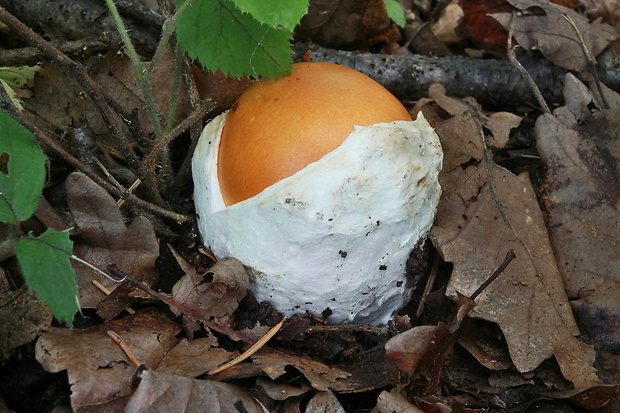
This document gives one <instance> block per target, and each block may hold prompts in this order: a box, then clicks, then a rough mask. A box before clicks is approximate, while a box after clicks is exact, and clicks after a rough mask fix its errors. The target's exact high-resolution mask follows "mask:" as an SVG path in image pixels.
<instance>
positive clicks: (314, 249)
mask: <svg viewBox="0 0 620 413" xmlns="http://www.w3.org/2000/svg"><path fill="white" fill-rule="evenodd" d="M441 162H442V151H441V145H440V143H439V139H438V137H437V135H436V133H435V132H434V131H433V129H432V128H431V127H430V125H429V124H428V122H427V121H426V120H425V119H424V117H423V116H422V115H421V114H420V115H418V117H417V119H416V120H415V121H414V120H411V117H410V115H409V113H408V112H407V111H406V109H405V108H404V107H403V105H402V104H401V103H400V102H399V101H398V100H397V99H396V98H395V97H394V96H393V95H391V94H390V93H389V92H388V91H387V90H386V89H385V88H383V87H382V86H381V85H379V84H378V83H376V82H375V81H374V80H372V79H370V78H368V77H366V76H365V75H363V74H361V73H359V72H357V71H354V70H352V69H348V68H345V67H342V66H338V65H334V64H329V63H301V64H296V65H293V70H292V72H291V74H290V75H288V76H285V77H283V78H279V79H276V80H261V81H259V82H256V83H255V84H254V85H253V86H251V87H250V88H249V89H248V90H247V91H246V92H245V93H244V94H243V95H242V96H241V97H240V98H239V99H238V101H237V102H236V103H235V105H234V106H233V108H232V109H231V110H230V111H228V112H227V113H224V114H222V115H220V116H218V117H217V118H215V119H214V120H212V121H211V122H210V123H209V124H208V125H207V126H206V127H205V129H204V131H203V133H202V135H201V137H200V139H199V142H198V145H197V148H196V151H195V154H194V156H193V161H192V173H193V178H194V186H195V189H194V191H195V193H194V200H195V204H196V211H197V214H198V227H199V231H200V235H201V238H202V241H203V243H204V245H205V246H207V247H208V248H209V249H211V250H212V252H213V253H214V255H215V256H216V257H217V258H223V257H227V256H232V257H235V258H237V259H239V260H240V261H241V262H243V263H244V265H246V267H247V268H248V270H249V271H250V274H251V275H252V291H253V293H254V295H255V296H256V298H257V299H258V300H266V301H269V302H271V303H272V304H273V305H274V306H275V308H277V309H278V310H279V311H281V312H282V313H284V314H285V315H287V316H289V315H292V314H296V313H305V312H307V311H310V312H312V313H315V314H317V315H324V316H326V315H329V317H328V318H327V320H328V322H330V323H343V322H354V323H370V324H376V325H382V324H386V323H387V322H388V320H389V319H390V318H391V317H392V316H393V315H394V313H395V312H397V311H398V310H399V309H400V308H402V306H403V305H404V304H405V303H406V302H407V300H408V299H409V297H410V285H409V283H408V281H407V278H406V274H405V264H406V261H407V258H408V256H409V254H410V252H411V251H412V249H413V248H415V247H416V246H418V245H420V244H421V243H422V241H423V240H424V239H425V237H426V235H427V233H428V231H429V230H430V227H431V225H432V222H433V219H434V215H435V210H436V207H437V203H438V201H439V195H440V192H441V189H440V186H439V183H438V174H439V170H440V169H441Z"/></svg>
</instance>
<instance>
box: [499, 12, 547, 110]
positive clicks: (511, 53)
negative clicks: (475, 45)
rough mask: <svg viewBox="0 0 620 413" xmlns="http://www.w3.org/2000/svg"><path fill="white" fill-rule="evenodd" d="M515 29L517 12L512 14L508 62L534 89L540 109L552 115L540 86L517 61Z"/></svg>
mask: <svg viewBox="0 0 620 413" xmlns="http://www.w3.org/2000/svg"><path fill="white" fill-rule="evenodd" d="M514 29H515V12H512V17H511V18H510V29H509V30H508V44H507V48H506V49H507V50H506V51H507V54H508V61H509V62H510V63H512V65H513V66H514V68H515V69H517V71H518V72H519V73H520V74H521V76H522V77H523V79H525V81H526V82H527V84H528V85H529V86H530V89H532V92H533V93H534V96H535V97H536V100H537V101H538V104H539V105H540V107H541V108H542V109H543V110H544V111H545V113H549V114H551V110H550V109H549V106H548V105H547V102H546V101H545V98H544V97H543V95H542V93H541V92H540V89H539V88H538V85H536V82H534V79H532V76H531V75H530V74H529V72H528V71H527V70H525V68H524V67H523V65H522V64H521V62H519V60H518V59H517V55H516V53H515V49H516V48H517V47H518V46H514V47H513V45H512V36H513V34H514Z"/></svg>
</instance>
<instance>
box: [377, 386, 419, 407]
mask: <svg viewBox="0 0 620 413" xmlns="http://www.w3.org/2000/svg"><path fill="white" fill-rule="evenodd" d="M394 412H400V413H424V411H422V410H420V409H418V408H417V407H415V406H414V405H413V404H411V403H409V401H407V399H405V398H404V397H403V396H401V395H400V394H398V393H392V392H388V391H385V390H384V391H382V392H381V394H379V397H377V405H376V406H375V408H374V409H373V410H372V412H371V413H394Z"/></svg>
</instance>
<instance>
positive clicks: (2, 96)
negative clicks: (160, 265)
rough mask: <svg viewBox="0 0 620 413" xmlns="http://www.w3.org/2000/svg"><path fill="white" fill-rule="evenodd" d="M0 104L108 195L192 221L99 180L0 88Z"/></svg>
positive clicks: (175, 217)
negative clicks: (12, 102)
mask: <svg viewBox="0 0 620 413" xmlns="http://www.w3.org/2000/svg"><path fill="white" fill-rule="evenodd" d="M0 101H1V102H0V103H1V107H2V110H3V111H4V112H5V113H7V114H8V115H10V116H12V117H13V118H15V119H16V120H17V121H18V122H20V123H21V124H22V125H24V127H26V129H28V130H29V131H30V132H32V134H34V135H35V136H36V137H37V139H38V140H39V142H41V143H42V144H43V145H44V146H45V147H46V148H48V149H50V150H51V151H53V152H54V153H56V154H57V155H59V156H60V157H62V158H63V159H64V160H65V161H66V162H68V163H69V164H71V165H72V166H74V167H75V168H76V169H77V170H78V171H80V172H82V173H83V174H84V175H86V176H88V177H89V178H90V179H92V180H93V181H95V183H96V184H97V185H99V186H100V187H102V188H103V189H105V190H106V191H108V192H109V193H110V194H112V195H114V196H116V197H118V198H121V199H124V200H126V201H127V202H128V203H129V204H131V205H132V206H134V207H136V208H141V209H144V210H148V211H151V212H152V213H154V214H157V215H159V216H162V217H165V218H169V219H173V220H175V221H177V222H189V221H191V220H192V219H193V217H192V216H189V215H182V214H177V213H176V212H172V211H169V210H167V209H164V208H161V207H159V206H157V205H154V204H151V203H149V202H146V201H144V200H142V199H140V198H138V197H137V196H135V195H133V194H131V193H129V192H127V191H122V190H119V189H118V188H116V187H115V186H114V185H112V184H111V183H109V182H108V181H106V180H104V179H103V178H101V177H100V176H99V175H97V174H96V173H94V172H93V171H92V170H91V169H90V168H88V167H87V166H85V165H84V164H83V163H82V162H81V161H80V160H79V159H77V158H75V157H74V156H73V155H71V154H70V153H69V152H67V151H66V150H65V149H64V148H63V147H62V146H60V145H59V144H58V143H57V142H56V141H55V140H54V139H52V138H51V137H49V136H48V135H47V134H46V133H45V132H43V130H41V129H40V128H39V127H38V126H36V125H35V124H34V123H32V122H30V121H29V120H28V119H27V118H26V117H25V116H24V113H23V112H22V111H20V110H19V109H17V108H16V107H15V106H14V105H13V104H11V100H10V97H9V96H8V94H7V92H6V91H5V90H4V88H0Z"/></svg>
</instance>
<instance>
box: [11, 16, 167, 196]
mask: <svg viewBox="0 0 620 413" xmlns="http://www.w3.org/2000/svg"><path fill="white" fill-rule="evenodd" d="M0 21H2V22H4V23H5V24H6V25H7V26H8V27H9V28H10V29H11V30H12V31H14V32H15V33H16V34H17V35H18V36H20V37H21V38H23V39H24V40H25V41H26V42H28V43H29V44H31V45H32V46H34V47H36V48H37V49H39V50H40V51H41V52H42V53H43V54H44V55H45V56H46V57H47V58H48V59H49V60H50V61H51V62H52V63H55V64H57V65H58V66H60V67H62V68H63V69H65V70H66V71H67V72H69V73H70V74H72V75H74V76H75V77H76V78H77V79H78V80H79V81H80V83H81V84H82V86H83V87H84V89H85V92H86V93H87V94H88V95H89V96H90V97H91V99H92V100H93V102H94V104H95V106H96V107H97V110H98V111H99V114H100V115H101V116H102V118H103V119H104V121H105V123H106V125H107V127H108V129H109V130H110V133H111V134H112V137H113V138H114V140H115V142H116V144H117V145H118V146H119V148H121V150H122V151H123V152H124V155H125V157H126V159H127V162H128V163H129V165H130V166H131V167H132V168H133V169H134V170H135V171H136V172H137V173H138V175H140V177H141V178H142V179H143V180H144V181H145V183H146V186H147V188H148V191H149V193H150V194H151V196H153V198H154V199H155V200H156V201H157V202H158V203H161V204H162V205H163V204H164V202H163V199H161V196H160V195H159V192H158V191H157V186H156V185H154V184H153V182H154V179H152V175H151V174H149V173H148V171H145V168H144V164H143V163H142V162H140V160H139V159H138V157H137V155H136V154H135V152H134V151H133V150H132V149H131V146H130V144H129V141H128V140H127V139H126V138H125V136H124V134H123V131H122V128H121V125H120V122H119V121H118V119H117V117H116V116H115V114H114V112H113V111H112V109H111V108H110V105H109V104H108V102H107V101H106V97H105V95H104V94H103V92H102V91H101V89H100V88H99V86H98V85H97V84H96V83H95V81H94V80H93V79H92V78H91V77H90V76H89V75H88V73H87V71H86V69H85V68H84V66H82V65H81V64H80V63H78V62H76V61H74V60H71V59H70V58H69V57H67V56H66V55H65V54H63V53H61V52H60V51H58V50H57V49H56V48H55V47H54V46H52V45H51V44H50V43H48V42H47V41H45V39H43V38H42V37H41V36H39V35H38V34H36V33H35V32H34V31H32V30H31V29H30V28H29V27H28V26H26V25H25V24H23V23H22V22H21V21H19V20H18V19H17V18H15V17H14V16H13V15H12V14H11V13H9V12H8V11H7V10H6V9H5V8H4V7H1V6H0Z"/></svg>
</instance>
